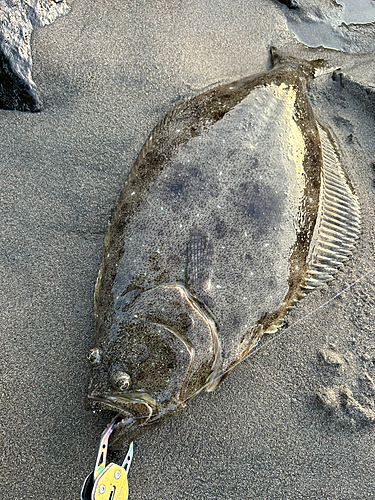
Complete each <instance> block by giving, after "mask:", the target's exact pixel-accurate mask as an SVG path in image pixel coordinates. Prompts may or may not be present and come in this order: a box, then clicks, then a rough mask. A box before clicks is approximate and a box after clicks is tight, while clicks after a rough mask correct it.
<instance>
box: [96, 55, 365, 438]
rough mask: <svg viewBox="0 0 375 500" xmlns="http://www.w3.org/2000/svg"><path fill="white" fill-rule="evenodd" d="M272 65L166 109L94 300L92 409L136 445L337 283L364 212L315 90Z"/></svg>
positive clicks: (288, 61)
mask: <svg viewBox="0 0 375 500" xmlns="http://www.w3.org/2000/svg"><path fill="white" fill-rule="evenodd" d="M272 55H273V59H274V68H273V69H272V70H270V71H268V72H266V73H264V74H262V75H256V76H252V77H248V78H244V79H242V80H239V81H237V82H234V83H231V84H226V85H221V86H219V87H217V88H215V89H211V90H208V91H206V92H204V93H203V94H200V95H198V96H196V97H195V98H192V99H189V100H188V101H186V102H184V103H182V104H180V105H178V106H177V107H176V108H174V109H173V110H172V111H170V112H169V113H168V114H167V115H166V117H165V118H164V119H163V120H162V122H161V123H160V124H159V125H158V126H157V127H156V128H155V129H154V131H153V132H152V134H151V135H150V137H149V139H148V140H147V142H146V144H145V145H144V147H143V149H142V150H141V152H140V154H139V157H138V159H137V160H136V162H135V164H134V166H133V168H132V170H131V172H130V175H129V178H128V179H127V181H126V184H125V186H124V188H123V191H122V193H121V196H120V200H119V203H118V206H117V208H116V211H115V214H114V217H113V220H112V223H111V225H110V227H109V229H108V233H107V235H106V237H105V243H104V256H103V262H102V265H101V269H100V272H99V276H98V281H97V285H96V291H95V348H94V350H93V351H92V353H91V355H90V359H91V361H92V363H93V366H92V377H91V380H90V384H89V391H88V398H89V403H90V405H91V408H92V409H97V408H109V409H112V410H114V411H118V412H119V413H121V414H122V415H124V419H123V425H122V426H119V428H118V432H117V438H118V443H120V442H121V436H123V437H124V436H127V435H132V436H133V435H134V433H137V432H138V431H139V430H140V429H146V428H148V427H150V426H151V425H152V424H155V423H158V422H159V421H161V420H162V419H163V418H164V417H167V416H170V415H172V414H173V413H175V412H176V411H178V410H179V409H181V408H183V407H184V406H185V405H186V404H187V402H188V401H189V400H190V399H191V398H192V397H193V396H195V395H197V394H198V393H200V392H201V391H203V390H206V391H212V390H214V389H215V388H216V387H217V385H218V384H219V383H220V382H221V381H222V380H223V379H224V378H225V376H227V374H228V373H229V372H230V371H231V370H232V369H233V367H234V366H235V365H236V364H237V363H238V362H239V361H240V360H241V359H243V358H244V356H246V355H247V354H248V353H249V352H250V350H251V349H252V348H253V347H254V345H255V344H256V343H257V341H258V340H259V338H260V337H261V336H262V335H263V334H264V333H266V332H267V333H271V332H274V331H275V330H277V329H278V328H280V327H281V326H282V323H283V320H284V317H285V314H286V312H287V310H288V309H289V308H290V307H291V306H292V305H293V304H294V303H295V302H296V300H298V299H299V298H301V297H302V296H303V295H304V294H305V293H306V292H307V291H308V290H310V289H314V288H316V287H318V286H319V285H320V284H322V283H324V282H326V281H327V280H328V279H330V278H331V277H332V276H333V274H334V273H335V272H336V270H337V269H338V268H339V267H340V265H341V263H342V262H343V261H344V260H345V259H346V258H347V256H348V255H349V254H350V252H351V250H352V248H353V245H354V242H355V240H356V238H357V237H358V234H359V219H360V215H359V206H358V202H357V199H356V197H355V194H354V192H353V189H352V187H351V184H350V181H349V180H348V179H347V176H346V174H345V172H344V171H343V169H342V166H341V162H340V157H339V153H338V151H337V148H336V146H335V144H334V141H333V139H332V136H331V135H330V133H329V131H328V130H326V129H325V128H324V127H323V126H322V125H320V124H319V123H318V121H317V119H316V117H315V115H314V113H313V110H312V108H311V105H310V103H309V100H308V96H307V92H306V83H307V82H308V81H309V80H310V79H311V78H312V77H313V75H314V72H315V71H316V69H317V68H319V67H321V66H323V64H324V63H323V62H322V61H312V62H308V61H298V60H296V59H293V58H285V57H283V56H280V55H279V54H278V53H277V52H276V51H275V50H273V53H272Z"/></svg>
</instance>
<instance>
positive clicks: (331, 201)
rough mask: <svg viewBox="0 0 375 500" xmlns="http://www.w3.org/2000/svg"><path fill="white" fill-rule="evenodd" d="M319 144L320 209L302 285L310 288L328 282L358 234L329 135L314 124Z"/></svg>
mask: <svg viewBox="0 0 375 500" xmlns="http://www.w3.org/2000/svg"><path fill="white" fill-rule="evenodd" d="M318 129H319V135H320V140H321V145H322V156H323V168H322V173H321V192H320V210H319V215H318V218H317V221H316V225H315V229H314V235H313V245H312V247H311V248H312V250H311V252H310V255H309V257H308V263H309V270H308V276H307V278H306V280H305V282H304V284H303V285H302V286H303V288H305V289H307V290H311V289H314V288H316V287H318V286H319V285H321V284H322V283H324V282H326V281H328V280H330V279H332V277H333V275H334V274H335V273H336V271H337V270H338V269H339V268H340V267H341V264H342V263H343V262H344V261H345V260H346V259H347V258H348V257H349V255H350V254H351V252H352V249H353V247H354V244H355V241H356V239H357V238H358V237H359V233H360V207H359V203H358V199H357V197H356V195H355V194H354V191H353V188H352V186H351V185H350V182H349V180H348V178H347V176H346V174H345V172H344V170H343V168H342V165H341V162H340V157H339V154H338V152H337V149H336V147H335V144H334V142H333V138H332V137H331V135H330V133H329V132H328V131H327V130H326V129H324V128H323V127H322V126H321V125H319V124H318Z"/></svg>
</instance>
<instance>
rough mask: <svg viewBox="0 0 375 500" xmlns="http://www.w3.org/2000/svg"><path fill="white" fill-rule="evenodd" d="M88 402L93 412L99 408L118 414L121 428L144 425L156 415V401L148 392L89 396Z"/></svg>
mask: <svg viewBox="0 0 375 500" xmlns="http://www.w3.org/2000/svg"><path fill="white" fill-rule="evenodd" d="M88 400H89V403H90V406H91V408H92V409H93V410H94V409H98V407H99V408H100V409H102V410H112V411H115V412H117V413H119V414H120V415H121V416H122V421H121V424H122V425H123V426H125V425H127V426H129V427H132V426H135V425H145V424H147V423H148V422H150V420H151V419H154V418H155V417H156V416H157V414H158V403H157V400H156V399H155V398H154V397H153V396H151V394H149V393H148V392H143V391H139V392H138V391H137V392H127V393H126V394H123V393H119V394H113V393H111V394H89V395H88Z"/></svg>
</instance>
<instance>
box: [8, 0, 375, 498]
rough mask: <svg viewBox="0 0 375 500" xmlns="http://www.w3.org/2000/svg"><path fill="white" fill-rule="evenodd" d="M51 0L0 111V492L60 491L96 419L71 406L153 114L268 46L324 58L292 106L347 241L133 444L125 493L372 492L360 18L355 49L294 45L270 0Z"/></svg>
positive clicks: (365, 105) (369, 217) (372, 314)
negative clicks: (234, 356) (248, 348)
mask: <svg viewBox="0 0 375 500" xmlns="http://www.w3.org/2000/svg"><path fill="white" fill-rule="evenodd" d="M70 5H71V11H70V13H69V14H68V15H66V16H64V17H60V18H59V19H57V20H56V21H55V22H54V23H53V24H51V25H49V26H46V27H43V28H42V29H38V30H36V31H35V32H34V33H33V38H32V44H31V48H32V55H33V74H32V77H33V80H34V82H35V84H36V88H37V91H38V95H39V96H40V97H41V99H42V100H43V104H44V110H43V111H42V112H41V113H34V114H32V113H23V112H20V111H6V110H0V122H1V132H0V138H1V139H0V141H1V153H2V154H1V158H0V231H1V240H0V245H1V250H0V276H1V278H0V282H1V285H0V313H1V329H0V339H1V346H2V359H1V365H0V373H1V391H0V456H1V458H2V467H1V471H0V498H4V499H5V498H7V499H8V498H9V499H10V500H13V499H14V500H31V499H34V498H35V499H37V498H38V499H41V498H42V499H47V498H48V499H54V500H60V499H61V500H62V499H64V500H65V499H72V500H73V499H77V498H79V491H80V488H81V485H82V482H83V480H84V478H85V477H86V475H87V474H88V473H89V472H90V470H91V469H92V467H93V465H94V461H95V456H96V449H97V446H98V442H99V437H100V433H101V431H102V429H103V428H104V427H105V425H106V424H107V423H108V422H109V420H110V418H111V417H112V416H113V414H112V413H111V412H102V413H101V414H92V413H90V412H89V411H87V410H86V409H85V407H84V400H85V392H86V380H87V376H88V367H87V364H86V359H85V357H86V354H87V352H88V351H89V349H90V348H91V347H92V344H93V330H94V322H93V292H94V285H95V280H96V276H97V273H98V270H99V266H100V262H101V258H102V248H103V239H104V235H105V233H106V230H107V226H108V222H109V220H110V217H111V214H112V212H113V209H114V207H115V205H116V202H117V199H118V196H119V193H120V191H121V188H122V186H123V184H124V182H125V180H126V177H127V175H128V173H129V171H130V169H131V166H132V163H133V162H134V160H135V158H136V156H137V154H138V152H139V150H140V149H141V147H142V145H143V143H144V141H145V140H146V139H147V136H148V135H149V133H150V131H151V130H152V128H153V127H154V126H155V125H156V124H157V123H158V121H159V120H160V119H161V118H162V117H163V115H164V114H165V113H166V112H167V111H168V110H169V109H170V108H172V107H173V106H174V105H175V104H176V103H178V102H180V101H182V100H183V99H184V98H187V97H189V96H192V95H195V94H197V93H199V92H201V91H202V90H203V89H204V88H206V87H207V86H210V85H213V84H215V83H216V82H229V81H233V80H236V79H238V78H240V77H244V76H247V75H250V74H256V73H260V72H262V71H265V70H267V69H269V68H270V58H269V48H270V46H271V45H275V46H277V47H280V48H282V49H283V50H284V51H287V52H288V53H290V54H292V55H295V56H298V57H306V58H311V59H312V58H316V57H325V58H326V59H327V60H328V61H329V62H330V64H331V66H332V71H333V69H336V71H335V72H334V73H332V71H330V72H328V73H326V74H325V75H322V76H321V77H319V78H317V79H315V80H314V81H313V82H311V84H310V86H309V97H310V100H311V103H312V106H313V109H314V111H315V113H316V115H317V117H318V119H319V121H320V122H321V123H322V124H323V125H325V126H327V127H328V128H329V129H330V130H331V132H332V134H333V137H334V138H335V140H336V142H337V144H338V147H339V149H340V153H341V155H342V162H343V165H344V166H345V168H346V171H347V173H348V175H349V177H350V179H351V180H352V183H353V185H354V188H355V191H356V193H357V195H358V197H359V200H360V204H361V210H362V219H363V220H362V232H361V236H360V239H359V241H358V244H357V247H356V250H355V252H354V254H353V256H352V257H351V258H350V259H349V261H348V262H347V263H346V265H345V267H344V269H343V270H342V271H341V272H340V273H339V274H338V276H337V278H336V279H335V280H334V281H333V282H331V283H329V284H328V285H325V286H324V287H323V288H321V289H319V290H316V291H314V292H312V293H311V294H310V295H309V296H308V297H306V298H305V299H304V300H302V301H301V302H299V303H298V304H297V305H296V306H295V307H294V308H293V309H292V310H291V311H290V313H289V314H288V316H287V327H286V328H284V330H283V333H282V334H276V335H274V336H273V337H270V336H269V337H265V338H264V339H263V341H262V343H261V344H260V345H259V348H258V349H257V352H255V353H254V355H252V356H250V357H249V358H247V359H246V360H245V361H244V362H242V363H241V364H240V365H239V366H237V367H236V369H235V370H234V371H233V373H232V374H231V375H230V376H229V377H228V379H227V380H226V381H225V382H224V383H223V384H222V385H221V386H220V387H219V388H218V389H217V390H216V391H214V392H213V393H210V394H206V393H205V394H202V395H200V396H199V397H197V398H196V399H194V400H193V401H191V402H190V403H189V405H188V406H187V408H186V409H185V410H183V411H182V412H181V413H180V414H179V415H177V416H175V417H174V418H173V419H171V420H169V421H168V422H166V423H164V424H163V425H161V426H160V427H158V428H157V429H154V430H152V431H151V432H149V433H148V434H146V435H145V436H143V437H142V438H140V439H138V440H137V441H136V442H135V448H134V460H133V464H132V466H131V470H130V475H129V486H130V494H129V499H130V500H141V499H145V500H146V499H151V498H152V499H155V500H162V499H171V500H179V499H181V500H182V499H190V498H194V499H195V500H203V499H204V500H224V499H225V500H237V499H240V498H246V499H249V500H255V499H256V500H272V499H280V498H283V499H288V500H289V499H296V500H297V499H298V500H300V499H315V498H316V499H319V500H321V499H327V500H331V499H335V498H337V499H340V500H353V499H356V498H358V499H359V498H360V499H370V498H373V497H374V493H373V492H374V488H375V474H374V472H375V471H374V463H375V452H374V449H375V447H374V442H375V427H374V425H375V335H374V334H375V329H374V324H375V298H374V297H375V259H374V229H373V228H374V223H375V214H374V206H375V184H374V179H375V169H374V161H375V141H374V137H375V135H374V133H375V130H374V128H375V126H374V117H375V93H374V88H375V84H374V82H375V62H374V55H373V54H371V43H370V42H371V40H373V38H372V37H373V33H374V32H373V31H371V29H372V30H373V29H374V28H373V27H372V28H371V27H370V28H366V29H368V30H370V31H369V34H368V38H366V40H367V41H368V43H367V42H366V43H367V45H366V44H362V45H361V46H360V50H361V52H362V53H361V55H356V54H353V53H345V52H336V51H333V50H325V49H323V48H320V49H311V48H307V47H306V46H304V45H302V43H300V42H299V41H298V40H297V39H296V37H295V36H294V35H293V33H291V32H290V31H288V29H287V24H286V18H285V15H289V14H288V13H287V12H289V10H288V8H287V7H286V6H285V5H281V4H280V3H278V2H274V1H271V0H256V1H249V0H235V1H233V2H227V1H225V0H216V1H201V0H192V1H190V2H180V1H178V0H168V1H167V0H160V1H154V0H152V1H151V0H149V1H148V0H145V1H127V2H125V1H124V0H121V1H120V0H111V1H107V0H103V1H102V2H92V1H89V0H81V1H79V2H78V1H74V2H73V1H71V2H70ZM293 12H294V13H296V12H297V10H294V11H293ZM359 29H360V30H362V28H361V27H360V28H359ZM362 31H363V30H362ZM362 31H361V36H363V33H362ZM353 36H354V35H353Z"/></svg>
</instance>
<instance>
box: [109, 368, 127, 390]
mask: <svg viewBox="0 0 375 500" xmlns="http://www.w3.org/2000/svg"><path fill="white" fill-rule="evenodd" d="M112 383H113V385H114V386H115V387H116V389H120V391H126V390H127V389H129V387H130V384H131V378H130V375H128V374H127V373H125V372H116V373H115V374H114V375H113V376H112Z"/></svg>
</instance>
